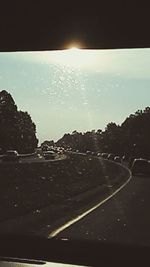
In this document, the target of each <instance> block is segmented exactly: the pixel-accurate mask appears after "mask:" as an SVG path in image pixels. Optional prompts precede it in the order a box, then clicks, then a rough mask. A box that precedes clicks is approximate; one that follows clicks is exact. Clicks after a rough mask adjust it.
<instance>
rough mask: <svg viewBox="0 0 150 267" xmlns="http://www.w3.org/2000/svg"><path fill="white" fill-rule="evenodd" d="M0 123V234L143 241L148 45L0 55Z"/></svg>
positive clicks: (147, 192) (148, 150)
mask: <svg viewBox="0 0 150 267" xmlns="http://www.w3.org/2000/svg"><path fill="white" fill-rule="evenodd" d="M0 129H1V130H0V203H1V205H0V214H1V216H0V234H4V233H5V234H8V233H14V234H18V233H22V232H23V233H25V234H26V235H28V234H30V235H41V236H44V237H46V238H52V237H53V238H57V239H67V240H68V239H69V240H70V239H79V240H81V239H88V240H99V241H103V242H117V243H138V244H148V245H150V227H149V226H150V216H149V212H148V211H149V203H150V189H149V188H150V171H149V168H147V169H146V170H144V168H142V166H143V165H144V164H145V162H143V161H141V162H139V161H137V162H136V163H137V164H138V167H139V168H140V166H141V171H142V173H143V174H144V175H142V177H141V176H140V175H139V173H140V170H139V168H138V172H136V169H134V170H132V168H131V166H132V164H133V162H134V160H135V159H140V158H142V159H145V160H147V164H148V166H150V165H149V164H150V163H149V160H150V49H122V50H119V49H118V50H82V49H78V48H75V47H74V48H71V49H68V50H62V51H43V52H40V51H39V52H13V53H0ZM15 151H16V152H15ZM46 151H47V152H46ZM16 155H17V156H16ZM9 156H11V157H9ZM15 156H16V157H15Z"/></svg>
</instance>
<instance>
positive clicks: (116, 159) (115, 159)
mask: <svg viewBox="0 0 150 267" xmlns="http://www.w3.org/2000/svg"><path fill="white" fill-rule="evenodd" d="M114 161H115V162H118V163H121V162H122V161H121V158H120V157H119V156H116V157H114Z"/></svg>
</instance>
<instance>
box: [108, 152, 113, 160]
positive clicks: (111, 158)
mask: <svg viewBox="0 0 150 267" xmlns="http://www.w3.org/2000/svg"><path fill="white" fill-rule="evenodd" d="M114 157H115V155H114V154H112V153H111V154H109V155H108V157H107V159H109V160H114Z"/></svg>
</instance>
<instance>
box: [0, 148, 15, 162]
mask: <svg viewBox="0 0 150 267" xmlns="http://www.w3.org/2000/svg"><path fill="white" fill-rule="evenodd" d="M18 159H19V154H18V152H17V151H16V150H7V151H6V154H5V155H4V156H3V157H2V160H3V161H17V160H18Z"/></svg>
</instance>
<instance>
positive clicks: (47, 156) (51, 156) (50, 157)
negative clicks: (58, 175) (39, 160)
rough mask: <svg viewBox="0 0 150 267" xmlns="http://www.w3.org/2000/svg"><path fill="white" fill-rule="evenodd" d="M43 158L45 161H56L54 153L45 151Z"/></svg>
mask: <svg viewBox="0 0 150 267" xmlns="http://www.w3.org/2000/svg"><path fill="white" fill-rule="evenodd" d="M43 156H44V158H45V159H55V157H56V153H55V152H54V151H45V152H44V153H43Z"/></svg>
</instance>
